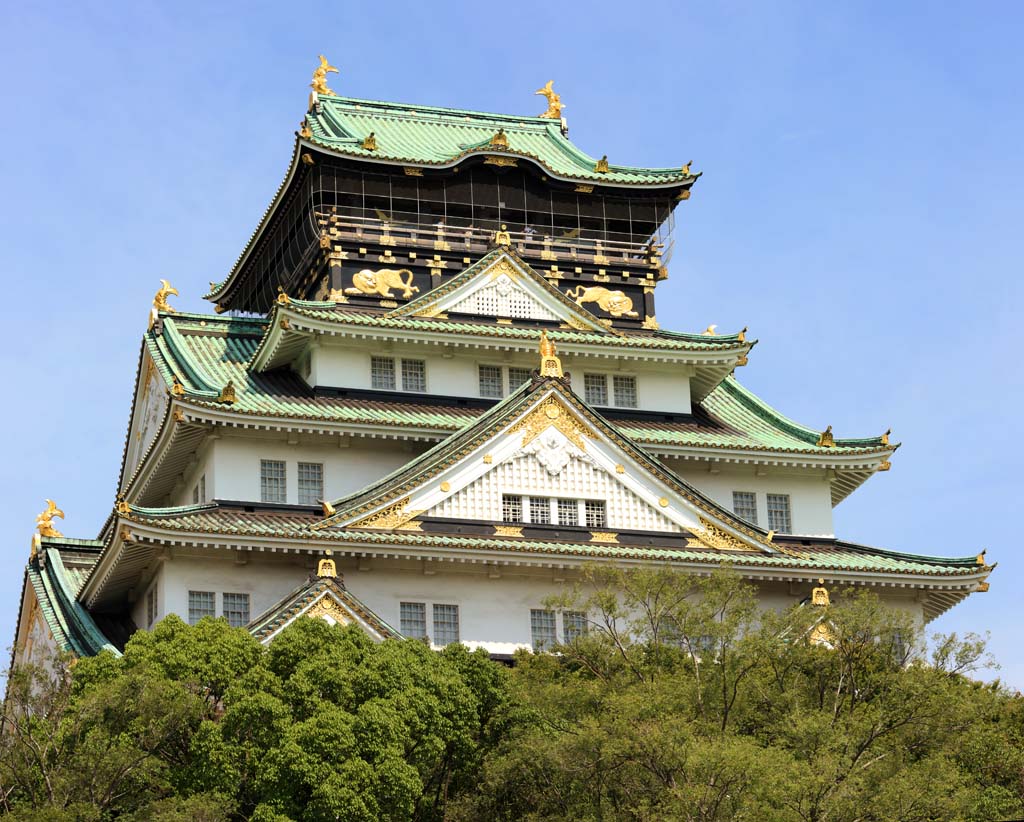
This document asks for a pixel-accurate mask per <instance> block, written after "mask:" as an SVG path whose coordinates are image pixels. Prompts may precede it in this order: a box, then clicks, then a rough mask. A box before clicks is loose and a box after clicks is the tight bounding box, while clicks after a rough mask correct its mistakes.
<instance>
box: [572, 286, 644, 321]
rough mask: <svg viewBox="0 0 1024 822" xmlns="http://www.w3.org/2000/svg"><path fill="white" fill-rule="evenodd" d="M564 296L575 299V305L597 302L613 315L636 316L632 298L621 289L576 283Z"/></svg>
mask: <svg viewBox="0 0 1024 822" xmlns="http://www.w3.org/2000/svg"><path fill="white" fill-rule="evenodd" d="M565 296H566V297H568V298H569V299H571V300H575V301H576V305H583V304H584V303H597V304H598V306H599V307H600V308H601V310H602V311H607V312H608V313H609V314H611V315H612V316H613V317H638V316H640V315H639V314H637V312H635V311H634V310H633V300H631V299H630V298H629V297H627V296H626V295H625V294H623V293H622V292H621V291H610V290H608V289H607V288H605V287H604V286H600V285H592V286H586V285H578V286H576V288H570V289H568V290H567V291H566V292H565Z"/></svg>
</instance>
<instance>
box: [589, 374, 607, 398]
mask: <svg viewBox="0 0 1024 822" xmlns="http://www.w3.org/2000/svg"><path fill="white" fill-rule="evenodd" d="M583 395H584V399H586V401H587V402H588V403H589V404H590V405H607V404H608V380H607V378H606V377H605V375H604V374H584V375H583Z"/></svg>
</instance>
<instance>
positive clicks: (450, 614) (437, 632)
mask: <svg viewBox="0 0 1024 822" xmlns="http://www.w3.org/2000/svg"><path fill="white" fill-rule="evenodd" d="M458 641H459V606H458V605H435V606H434V644H435V645H448V644H449V643H452V642H458Z"/></svg>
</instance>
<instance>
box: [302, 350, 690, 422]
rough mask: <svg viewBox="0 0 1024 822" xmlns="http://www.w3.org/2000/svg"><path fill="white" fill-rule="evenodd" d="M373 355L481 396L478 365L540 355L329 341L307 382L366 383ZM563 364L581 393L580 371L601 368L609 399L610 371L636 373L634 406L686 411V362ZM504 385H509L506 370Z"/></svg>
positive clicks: (524, 363)
mask: <svg viewBox="0 0 1024 822" xmlns="http://www.w3.org/2000/svg"><path fill="white" fill-rule="evenodd" d="M372 355H379V356H386V357H394V358H395V359H396V361H397V360H400V359H401V358H402V357H407V358H409V359H421V360H424V361H425V362H426V376H427V392H426V393H428V394H442V395H446V396H456V397H479V396H480V381H479V374H478V366H480V365H484V364H486V365H499V366H506V367H507V366H513V367H517V368H527V369H534V368H537V366H538V365H539V355H533V354H512V353H502V352H500V351H493V352H492V351H485V350H480V351H476V352H472V353H468V352H466V353H463V352H461V350H460V349H453V350H452V351H451V352H445V353H442V352H440V351H439V350H438V346H436V345H404V346H403V345H393V344H392V345H388V344H384V345H378V346H375V347H371V346H370V345H369V344H366V345H360V344H357V343H351V342H348V343H346V344H344V345H343V344H332V343H331V342H330V341H328V342H324V343H322V344H320V345H317V346H315V347H313V349H312V358H311V368H310V373H309V376H308V377H306V380H307V382H308V383H309V384H310V385H311V386H320V387H324V388H326V387H330V388H354V389H369V388H370V387H371V383H370V357H371V356H372ZM562 365H563V367H564V368H565V370H566V371H570V372H572V374H573V377H574V379H573V382H572V387H573V390H574V391H576V392H577V393H578V394H579V395H580V396H581V397H582V396H583V385H584V382H583V375H584V373H594V374H605V375H607V376H608V377H609V379H608V393H609V400H610V401H611V399H612V396H613V394H612V382H611V379H610V377H611V375H613V374H622V375H629V376H635V377H636V379H637V407H638V409H639V410H642V411H659V412H664V413H675V414H688V413H689V412H690V377H691V376H692V374H693V369H692V368H691V367H689V366H678V365H665V364H662V365H650V364H645V363H628V362H624V363H623V364H622V365H621V367H616V366H614V365H613V364H611V361H610V360H607V359H604V358H597V357H584V356H580V355H573V354H565V355H563V356H562ZM395 368H396V390H399V391H400V390H401V382H402V381H401V365H400V363H398V362H396V365H395ZM505 377H506V389H507V387H508V386H507V374H506V375H505Z"/></svg>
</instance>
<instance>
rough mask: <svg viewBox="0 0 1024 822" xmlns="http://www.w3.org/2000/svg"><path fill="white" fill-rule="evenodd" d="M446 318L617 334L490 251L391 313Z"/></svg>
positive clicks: (515, 260) (503, 252)
mask: <svg viewBox="0 0 1024 822" xmlns="http://www.w3.org/2000/svg"><path fill="white" fill-rule="evenodd" d="M449 314H467V315H472V316H483V317H498V318H501V319H513V320H515V319H520V320H540V321H547V322H559V323H564V324H565V325H567V326H569V327H570V328H578V329H585V330H590V331H601V332H604V333H616V332H614V331H612V330H611V329H610V328H609V327H608V326H607V325H605V324H604V323H602V322H601V320H600V319H598V318H597V317H595V316H594V315H593V314H591V313H590V312H589V311H587V310H585V309H583V308H580V307H579V306H578V305H577V304H576V303H574V302H573V301H572V300H570V299H568V298H567V297H566V296H565V295H564V294H562V293H561V292H560V291H559V290H558V289H557V288H555V287H553V286H552V285H551V284H550V283H549V282H548V281H547V280H545V279H544V278H543V277H542V276H541V275H540V274H539V273H537V272H536V271H535V270H534V269H533V268H531V267H530V266H529V265H527V264H526V263H525V262H523V260H522V259H521V258H520V257H519V255H518V254H516V253H515V252H514V251H512V250H511V249H506V248H497V249H494V250H493V251H491V252H489V253H488V254H485V255H484V256H483V257H481V258H480V259H479V260H478V261H477V262H476V263H474V264H473V265H471V266H470V267H469V268H467V269H466V270H465V271H463V272H461V273H460V274H458V275H457V276H455V277H453V278H452V279H451V280H450V281H448V282H447V283H445V284H444V285H441V286H438V287H437V288H435V289H433V290H432V291H429V292H427V293H426V294H424V295H423V296H422V297H417V298H416V299H415V300H413V301H412V302H409V303H406V304H405V305H403V306H399V307H398V308H396V309H393V310H392V311H391V312H390V316H396V317H406V316H417V317H438V316H447V315H449Z"/></svg>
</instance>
